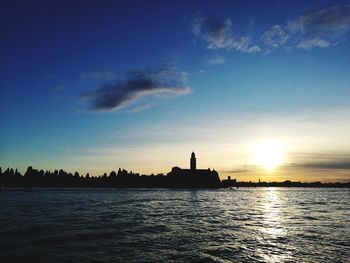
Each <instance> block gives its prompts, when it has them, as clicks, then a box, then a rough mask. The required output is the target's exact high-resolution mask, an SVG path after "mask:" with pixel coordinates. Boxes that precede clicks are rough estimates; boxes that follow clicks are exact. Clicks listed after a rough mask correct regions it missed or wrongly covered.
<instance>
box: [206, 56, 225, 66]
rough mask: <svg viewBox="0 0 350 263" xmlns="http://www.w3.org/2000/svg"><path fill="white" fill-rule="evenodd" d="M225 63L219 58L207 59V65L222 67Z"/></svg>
mask: <svg viewBox="0 0 350 263" xmlns="http://www.w3.org/2000/svg"><path fill="white" fill-rule="evenodd" d="M224 63H225V58H224V57H221V56H215V57H211V58H209V59H207V64H209V65H222V64H224Z"/></svg>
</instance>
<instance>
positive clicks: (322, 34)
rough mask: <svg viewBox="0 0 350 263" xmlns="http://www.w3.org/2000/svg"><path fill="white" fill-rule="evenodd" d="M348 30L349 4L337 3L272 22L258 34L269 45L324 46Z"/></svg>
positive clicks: (329, 44) (330, 44)
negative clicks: (281, 21)
mask: <svg viewBox="0 0 350 263" xmlns="http://www.w3.org/2000/svg"><path fill="white" fill-rule="evenodd" d="M349 30H350V6H349V5H343V6H341V5H337V6H332V7H328V8H325V9H320V10H314V11H311V12H307V13H304V14H303V15H301V16H299V17H297V18H294V19H290V20H288V21H287V22H286V23H285V25H274V26H273V27H272V28H271V29H269V30H267V31H265V32H264V33H263V35H262V37H261V39H262V40H263V42H264V43H265V44H266V45H267V46H269V47H273V48H277V47H282V46H285V45H288V49H290V48H295V47H296V48H300V49H305V50H308V49H311V48H314V47H320V48H326V47H330V46H333V45H335V44H337V43H338V42H339V41H340V40H341V38H342V37H343V36H344V35H345V34H346V33H347V32H348V31H349Z"/></svg>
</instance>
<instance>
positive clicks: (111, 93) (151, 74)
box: [81, 67, 191, 112]
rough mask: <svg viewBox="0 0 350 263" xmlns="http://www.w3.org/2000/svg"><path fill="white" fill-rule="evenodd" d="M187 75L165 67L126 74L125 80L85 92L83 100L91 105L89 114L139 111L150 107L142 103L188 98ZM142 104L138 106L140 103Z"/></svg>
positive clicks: (189, 90)
mask: <svg viewBox="0 0 350 263" xmlns="http://www.w3.org/2000/svg"><path fill="white" fill-rule="evenodd" d="M186 79H187V73H186V72H179V71H177V70H176V69H175V68H173V67H163V68H161V69H158V70H153V71H134V72H129V73H128V74H127V77H126V80H125V81H122V82H118V83H117V84H109V85H105V86H102V87H101V88H99V89H97V90H95V91H90V92H86V93H84V94H82V95H81V98H82V99H84V100H86V101H87V103H88V105H89V106H88V109H89V110H90V111H119V110H121V109H124V108H127V107H129V106H131V107H133V108H132V109H131V111H134V112H136V111H140V110H142V109H145V108H147V107H148V106H147V107H144V106H142V105H149V103H145V102H144V101H143V100H145V99H148V100H151V101H153V102H154V101H157V100H161V99H165V98H169V97H177V96H182V95H187V94H189V93H190V92H191V89H190V88H189V87H187V86H185V82H186ZM141 100H142V105H137V103H138V102H141Z"/></svg>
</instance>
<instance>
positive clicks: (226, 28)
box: [191, 14, 260, 53]
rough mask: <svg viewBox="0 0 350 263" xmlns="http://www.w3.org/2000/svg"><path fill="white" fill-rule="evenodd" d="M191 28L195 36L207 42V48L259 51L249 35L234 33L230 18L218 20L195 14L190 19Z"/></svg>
mask: <svg viewBox="0 0 350 263" xmlns="http://www.w3.org/2000/svg"><path fill="white" fill-rule="evenodd" d="M191 28H192V33H193V35H194V36H195V37H197V38H199V39H201V40H202V41H204V42H206V43H207V48H208V49H226V50H236V51H240V52H246V53H255V52H259V51H260V47H259V46H258V45H255V44H253V43H252V39H251V37H250V36H249V35H242V36H240V35H237V34H234V32H233V30H232V22H231V20H230V19H225V20H219V19H216V18H213V17H204V16H200V15H198V14H197V15H195V17H194V18H193V20H192V25H191Z"/></svg>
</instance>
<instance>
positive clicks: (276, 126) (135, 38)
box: [0, 0, 350, 182]
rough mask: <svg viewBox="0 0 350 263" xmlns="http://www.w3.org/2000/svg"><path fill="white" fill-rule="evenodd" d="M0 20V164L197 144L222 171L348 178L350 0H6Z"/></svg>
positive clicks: (74, 160) (164, 152)
mask: <svg viewBox="0 0 350 263" xmlns="http://www.w3.org/2000/svg"><path fill="white" fill-rule="evenodd" d="M0 21H1V22H0V28H1V35H2V36H1V41H0V56H1V61H2V63H1V64H0V72H1V80H0V87H1V89H0V96H1V103H0V122H1V129H0V166H1V167H2V169H5V168H6V167H17V168H18V169H19V170H20V171H22V172H23V171H25V170H26V167H27V166H29V165H32V166H34V167H35V168H38V169H44V170H46V169H49V170H54V169H61V168H62V169H65V170H67V171H70V172H74V171H78V172H80V173H87V172H89V173H90V174H91V175H99V174H103V173H104V172H107V173H108V172H110V171H111V170H117V169H118V168H119V167H123V168H125V169H127V170H132V171H134V172H139V173H146V174H151V173H154V174H157V173H167V172H169V171H170V170H171V167H173V166H180V167H183V168H187V167H188V166H189V157H190V154H191V152H192V151H194V152H195V153H196V156H197V167H199V168H208V167H210V168H211V169H213V168H215V170H217V171H218V172H219V173H220V176H221V178H222V179H224V178H227V176H231V178H237V179H238V180H240V181H250V180H251V181H257V180H258V179H261V180H262V181H282V180H287V179H289V180H295V181H297V180H300V181H307V182H309V181H322V182H336V181H339V182H347V181H350V1H337V0H332V1H323V0H319V1H307V0H305V1H169V0H164V1H153V0H148V1H142V0H139V1H136V0H135V1H133V0H131V1H107V0H104V1H65V0H60V1H58V0H57V1H55V0H54V1H35V0H34V1H1V3H0ZM261 145H263V146H261ZM259 147H260V148H259ZM271 149H272V150H271ZM274 149H275V152H274ZM276 149H277V150H276ZM276 151H277V153H276ZM274 155H277V156H274ZM265 157H266V158H267V159H268V160H265V161H264V160H263V161H262V162H259V161H258V160H257V159H259V158H260V159H261V158H263V159H264V158H265ZM271 158H272V159H273V158H275V159H276V158H277V159H278V160H277V161H276V164H275V165H273V167H268V165H266V162H268V161H269V160H270V161H271ZM272 161H273V160H272Z"/></svg>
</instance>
